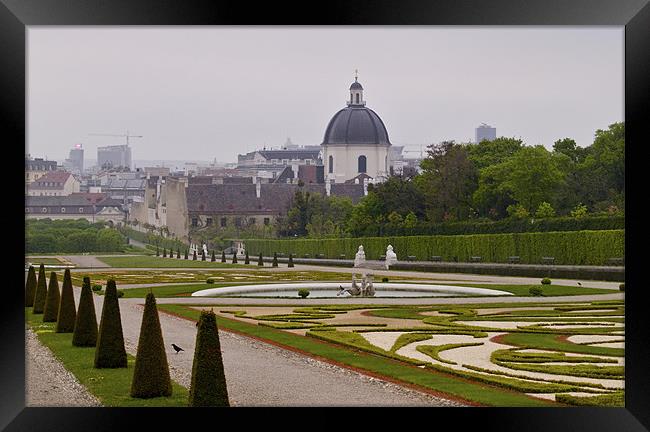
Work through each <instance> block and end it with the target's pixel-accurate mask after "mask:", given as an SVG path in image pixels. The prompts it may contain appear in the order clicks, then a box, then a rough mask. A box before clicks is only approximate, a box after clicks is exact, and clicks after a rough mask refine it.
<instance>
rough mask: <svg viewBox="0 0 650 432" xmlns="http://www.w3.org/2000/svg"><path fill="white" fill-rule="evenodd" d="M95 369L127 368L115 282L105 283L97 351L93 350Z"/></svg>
mask: <svg viewBox="0 0 650 432" xmlns="http://www.w3.org/2000/svg"><path fill="white" fill-rule="evenodd" d="M95 367H96V368H125V367H127V357H126V349H125V348H124V334H123V333H122V319H121V316H120V305H119V303H118V301H117V287H116V286H115V281H114V280H113V279H109V280H108V282H107V283H106V294H105V295H104V306H103V307H102V319H101V321H100V323H99V334H98V336H97V349H96V350H95Z"/></svg>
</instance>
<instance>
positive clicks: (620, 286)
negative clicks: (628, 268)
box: [618, 283, 625, 291]
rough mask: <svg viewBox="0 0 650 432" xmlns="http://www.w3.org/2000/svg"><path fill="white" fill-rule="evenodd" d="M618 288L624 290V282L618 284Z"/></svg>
mask: <svg viewBox="0 0 650 432" xmlns="http://www.w3.org/2000/svg"><path fill="white" fill-rule="evenodd" d="M618 289H619V290H621V291H625V284H624V283H622V284H620V285H619V286H618Z"/></svg>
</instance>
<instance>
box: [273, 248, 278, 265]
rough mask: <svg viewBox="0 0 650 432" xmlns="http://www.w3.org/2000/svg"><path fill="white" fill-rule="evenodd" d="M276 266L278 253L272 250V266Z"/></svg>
mask: <svg viewBox="0 0 650 432" xmlns="http://www.w3.org/2000/svg"><path fill="white" fill-rule="evenodd" d="M277 266H278V253H277V252H273V267H277Z"/></svg>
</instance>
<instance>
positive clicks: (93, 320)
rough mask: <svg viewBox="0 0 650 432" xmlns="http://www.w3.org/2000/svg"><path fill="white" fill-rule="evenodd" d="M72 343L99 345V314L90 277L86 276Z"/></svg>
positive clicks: (88, 345) (76, 344)
mask: <svg viewBox="0 0 650 432" xmlns="http://www.w3.org/2000/svg"><path fill="white" fill-rule="evenodd" d="M72 345H74V346H81V347H94V346H96V345H97V316H96V315H95V303H94V302H93V292H92V289H91V287H90V277H88V276H84V279H83V284H82V286H81V297H79V310H78V311H77V318H76V320H75V323H74V333H73V335H72Z"/></svg>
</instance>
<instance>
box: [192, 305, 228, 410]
mask: <svg viewBox="0 0 650 432" xmlns="http://www.w3.org/2000/svg"><path fill="white" fill-rule="evenodd" d="M198 327H199V329H198V331H197V333H196V346H195V348H194V363H193V364H192V381H191V384H190V398H189V405H190V406H202V407H205V406H210V407H227V406H230V403H229V402H228V388H227V387H226V375H225V373H224V370H223V359H222V357H221V344H220V343H219V332H218V330H217V317H216V315H215V314H214V312H212V311H209V312H208V311H203V312H201V317H200V318H199V323H198Z"/></svg>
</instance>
